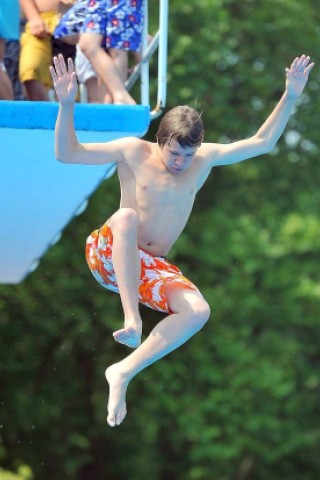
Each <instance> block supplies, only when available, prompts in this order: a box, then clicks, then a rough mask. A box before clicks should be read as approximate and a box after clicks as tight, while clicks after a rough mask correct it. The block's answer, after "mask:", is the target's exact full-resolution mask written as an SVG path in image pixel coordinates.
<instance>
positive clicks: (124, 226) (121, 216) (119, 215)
mask: <svg viewBox="0 0 320 480" xmlns="http://www.w3.org/2000/svg"><path fill="white" fill-rule="evenodd" d="M110 226H111V230H112V231H113V233H115V232H116V231H121V232H124V231H127V230H131V229H138V226H139V215H138V213H137V212H136V210H134V209H133V208H120V209H119V210H118V211H117V212H116V213H115V214H114V215H113V216H112V217H111V219H110Z"/></svg>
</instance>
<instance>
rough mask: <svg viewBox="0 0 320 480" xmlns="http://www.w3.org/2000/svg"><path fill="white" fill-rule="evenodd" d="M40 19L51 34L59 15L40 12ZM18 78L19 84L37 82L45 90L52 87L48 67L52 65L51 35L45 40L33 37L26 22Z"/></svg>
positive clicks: (21, 41) (51, 12)
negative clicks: (41, 84)
mask: <svg viewBox="0 0 320 480" xmlns="http://www.w3.org/2000/svg"><path fill="white" fill-rule="evenodd" d="M41 17H42V19H43V20H44V22H45V23H46V25H47V27H48V30H49V32H50V33H51V34H52V33H53V31H54V29H55V28H56V26H57V24H58V22H59V19H60V15H59V14H58V13H57V12H55V11H50V12H42V13H41ZM20 45H21V50H20V59H19V78H20V82H22V83H23V82H26V81H28V80H38V81H39V82H41V83H43V84H44V85H45V86H46V87H47V88H50V87H51V85H52V81H51V77H50V73H49V66H50V65H51V63H52V46H51V35H48V37H47V38H45V39H42V38H41V39H40V38H37V37H35V36H34V35H32V34H31V33H30V29H29V26H28V22H27V24H26V28H25V31H24V32H23V33H22V35H21V39H20Z"/></svg>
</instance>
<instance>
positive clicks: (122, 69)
mask: <svg viewBox="0 0 320 480" xmlns="http://www.w3.org/2000/svg"><path fill="white" fill-rule="evenodd" d="M108 53H109V55H110V57H111V58H112V60H113V63H114V65H115V67H116V68H117V70H118V72H119V76H120V78H121V80H122V82H123V84H124V83H125V81H126V80H127V76H128V52H127V51H126V50H118V49H116V48H110V49H109V50H108Z"/></svg>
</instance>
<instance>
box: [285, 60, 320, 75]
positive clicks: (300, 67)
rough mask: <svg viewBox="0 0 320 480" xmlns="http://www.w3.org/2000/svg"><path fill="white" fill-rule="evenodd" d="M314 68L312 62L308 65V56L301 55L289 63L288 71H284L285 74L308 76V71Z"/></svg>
mask: <svg viewBox="0 0 320 480" xmlns="http://www.w3.org/2000/svg"><path fill="white" fill-rule="evenodd" d="M313 67H314V62H311V63H310V57H309V55H301V56H300V57H296V58H295V59H294V60H293V62H292V63H291V66H290V69H288V68H287V69H286V72H287V73H288V72H289V71H290V72H291V73H296V74H303V75H306V76H307V75H309V72H310V70H311V69H312V68H313Z"/></svg>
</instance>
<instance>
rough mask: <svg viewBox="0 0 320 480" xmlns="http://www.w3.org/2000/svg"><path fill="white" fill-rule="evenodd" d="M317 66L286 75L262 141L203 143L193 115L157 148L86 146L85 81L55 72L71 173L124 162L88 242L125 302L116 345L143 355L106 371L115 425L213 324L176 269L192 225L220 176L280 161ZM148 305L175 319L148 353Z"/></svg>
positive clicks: (68, 70) (68, 69) (170, 118)
mask: <svg viewBox="0 0 320 480" xmlns="http://www.w3.org/2000/svg"><path fill="white" fill-rule="evenodd" d="M313 66H314V63H310V57H308V56H305V55H302V56H301V57H297V58H295V59H294V60H293V62H292V64H291V66H290V68H287V69H286V86H285V91H284V93H283V95H282V97H281V99H280V101H279V102H278V104H277V105H276V107H275V108H274V110H273V112H272V113H271V114H270V115H269V117H268V118H267V120H266V121H265V122H264V123H263V125H262V126H261V127H260V129H259V130H258V131H257V133H256V134H255V135H253V136H252V137H250V138H247V139H245V140H240V141H237V142H234V143H230V144H217V143H203V133H204V131H203V124H202V120H201V118H200V116H199V114H198V113H197V112H196V111H195V110H194V109H193V108H190V107H185V106H182V107H176V108H173V109H172V110H170V111H169V112H168V113H167V114H166V115H165V116H164V117H163V119H162V121H161V123H160V126H159V129H158V132H157V142H156V143H152V142H147V141H145V140H141V139H138V138H131V137H128V138H121V139H119V140H114V141H111V142H108V143H86V144H81V143H79V142H78V141H77V137H76V134H75V129H74V123H73V111H74V103H75V98H76V95H77V81H76V76H75V73H74V69H73V63H72V61H71V60H69V61H68V65H67V66H66V64H65V62H64V60H63V57H62V56H59V57H58V58H54V67H53V66H52V67H50V72H51V76H52V79H53V82H54V86H55V90H56V93H57V97H58V99H59V101H60V110H59V114H58V118H57V124H56V157H57V159H58V160H60V161H61V162H64V163H79V164H88V165H101V164H105V163H111V162H115V163H116V164H117V166H118V174H119V179H120V184H121V201H120V208H119V210H117V211H116V212H115V213H114V214H113V215H112V216H111V217H110V218H109V219H108V220H107V222H106V223H105V224H104V225H103V226H102V227H101V228H100V229H99V230H95V231H94V232H93V233H92V234H91V235H90V236H89V238H88V240H87V248H86V258H87V262H88V264H89V267H90V269H91V271H92V273H93V275H94V276H95V278H96V279H97V280H98V282H99V283H100V284H101V285H103V286H104V287H106V288H109V289H110V290H113V291H118V292H119V293H120V298H121V302H122V306H123V311H124V326H123V328H122V329H120V330H118V331H116V332H114V334H113V335H114V338H115V340H116V341H118V342H120V343H123V344H125V345H127V346H129V347H132V348H135V350H134V351H133V352H132V353H130V354H129V355H128V356H127V357H126V358H124V359H123V360H121V361H120V362H118V363H115V364H113V365H111V366H110V367H109V368H108V369H107V370H106V377H107V380H108V382H109V387H110V392H109V402H108V417H107V421H108V423H109V425H111V426H115V425H120V423H121V422H122V421H123V419H124V417H125V416H126V390H127V386H128V384H129V382H130V380H132V378H133V377H134V376H135V375H137V374H138V373H139V372H141V370H143V369H144V368H146V367H148V366H149V365H151V364H152V363H154V362H156V361H157V360H159V359H160V358H162V357H164V356H165V355H167V354H168V353H170V352H171V351H173V350H175V349H176V348H178V347H179V346H180V345H182V344H183V343H185V342H186V341H187V340H188V339H189V338H190V337H192V335H194V334H195V333H196V332H198V331H199V330H200V329H201V328H202V327H203V325H204V324H205V323H206V322H207V320H208V318H209V315H210V309H209V305H208V303H207V302H206V301H205V299H204V298H203V296H202V295H201V293H200V292H199V290H198V288H197V287H196V286H195V285H194V284H193V283H191V282H190V280H188V279H186V278H185V277H184V276H183V274H182V273H181V272H180V270H179V269H178V268H177V267H175V266H174V265H172V264H170V263H169V262H168V260H167V259H166V257H167V255H168V253H169V251H170V249H171V247H172V245H173V244H174V243H175V242H176V240H177V239H178V238H179V236H180V234H181V232H182V231H183V229H184V227H185V225H186V223H187V221H188V218H189V216H190V213H191V210H192V207H193V203H194V201H195V197H196V194H197V192H198V191H199V190H200V188H201V187H202V185H203V184H204V182H205V181H206V179H207V177H208V175H209V174H210V172H211V170H212V168H213V167H215V166H218V165H230V164H233V163H237V162H241V161H243V160H247V159H249V158H252V157H256V156H258V155H262V154H265V153H268V152H270V151H271V150H272V149H273V147H274V146H275V144H276V143H277V141H278V139H279V137H280V136H281V134H282V133H283V131H284V129H285V126H286V125H287V122H288V119H289V117H290V114H291V113H292V111H293V108H294V105H295V103H296V100H297V98H298V97H299V96H300V95H301V93H302V92H303V89H304V87H305V85H306V83H307V80H308V75H309V73H310V70H311V69H312V68H313ZM139 302H141V303H143V304H144V305H147V306H149V307H151V308H153V309H155V310H159V311H162V312H165V313H167V316H166V317H165V318H164V319H163V320H162V321H160V322H159V323H158V325H156V327H155V328H154V329H153V330H152V332H151V333H150V335H149V336H148V337H147V338H146V339H145V340H144V342H143V343H141V332H142V321H141V317H140V314H139Z"/></svg>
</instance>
